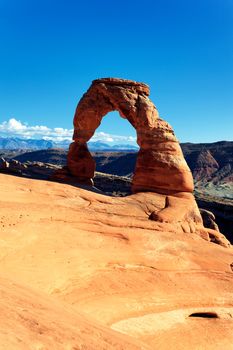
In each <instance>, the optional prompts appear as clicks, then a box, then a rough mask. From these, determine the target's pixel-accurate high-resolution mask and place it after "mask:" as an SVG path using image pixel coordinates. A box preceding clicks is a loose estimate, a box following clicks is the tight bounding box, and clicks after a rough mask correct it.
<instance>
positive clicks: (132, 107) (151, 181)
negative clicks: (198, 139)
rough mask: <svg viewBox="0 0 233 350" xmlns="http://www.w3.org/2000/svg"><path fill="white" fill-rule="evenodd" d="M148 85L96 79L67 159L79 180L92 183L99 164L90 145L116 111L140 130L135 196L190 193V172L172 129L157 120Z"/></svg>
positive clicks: (81, 103) (77, 119)
mask: <svg viewBox="0 0 233 350" xmlns="http://www.w3.org/2000/svg"><path fill="white" fill-rule="evenodd" d="M149 93H150V92H149V87H148V85H146V84H143V83H138V82H135V81H131V80H123V79H116V78H103V79H98V80H94V81H93V82H92V84H91V86H90V88H89V89H88V91H87V92H86V93H85V94H84V95H83V97H82V98H81V100H80V101H79V103H78V106H77V109H76V112H75V116H74V134H73V140H74V142H73V143H71V145H70V148H69V152H68V157H67V167H68V171H69V173H70V174H71V175H72V176H73V177H74V178H75V179H76V181H77V182H82V183H86V184H91V183H92V178H93V177H94V172H95V162H94V159H93V158H92V156H91V154H90V152H89V150H88V147H87V142H88V141H89V140H90V138H91V137H92V136H93V134H94V132H95V130H96V129H97V128H98V126H99V125H100V123H101V120H102V118H103V117H104V116H105V115H106V114H107V113H108V112H111V111H118V112H119V114H120V116H121V117H123V118H126V119H127V120H128V121H129V122H130V123H131V124H132V125H133V127H134V128H135V129H136V132H137V143H138V145H139V147H140V150H139V152H138V157H137V163H136V168H135V173H134V177H133V182H132V191H133V192H142V191H151V192H158V193H163V194H175V193H177V192H192V191H193V178H192V174H191V172H190V170H189V168H188V166H187V164H186V161H185V159H184V157H183V153H182V151H181V148H180V145H179V143H178V141H177V139H176V137H175V135H174V132H173V130H172V128H171V126H170V125H169V124H168V123H167V122H165V121H164V120H162V119H160V118H159V114H158V111H157V109H156V107H155V105H154V104H153V103H152V101H151V100H150V99H149V97H148V96H149Z"/></svg>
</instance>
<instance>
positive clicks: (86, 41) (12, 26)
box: [0, 0, 233, 142]
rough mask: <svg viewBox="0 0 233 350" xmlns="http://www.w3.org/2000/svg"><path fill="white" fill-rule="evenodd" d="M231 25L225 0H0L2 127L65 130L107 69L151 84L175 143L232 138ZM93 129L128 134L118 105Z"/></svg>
mask: <svg viewBox="0 0 233 350" xmlns="http://www.w3.org/2000/svg"><path fill="white" fill-rule="evenodd" d="M232 23H233V1H232V0H195V1H193V0H144V1H141V0H140V1H139V0H124V1H123V0H116V1H115V0H111V1H110V0H90V1H88V0H87V1H79V0H76V1H69V0H66V1H63V0H62V1H59V0H56V1H50V0H46V1H45V0H40V1H37V0H34V1H26V0H18V1H17V0H15V1H13V0H0V43H1V45H0V135H1V134H2V135H4V136H6V135H7V134H14V133H15V134H17V135H32V136H33V137H39V135H42V134H43V130H44V132H45V133H46V129H43V128H41V126H43V127H44V128H47V134H46V135H47V137H48V135H50V132H51V135H52V134H53V135H56V130H58V131H59V130H60V135H62V133H63V129H65V130H66V131H64V134H67V135H68V134H69V135H70V133H71V129H72V119H73V115H74V110H75V107H76V105H77V102H78V100H79V99H80V97H81V96H82V94H83V93H84V92H85V91H86V89H87V88H88V87H89V85H90V83H91V81H92V80H93V79H96V78H99V77H108V76H110V77H121V78H126V79H133V80H137V81H143V82H145V83H147V84H149V85H150V87H151V96H150V98H151V99H152V101H153V102H154V103H155V105H156V106H157V108H158V110H159V113H160V115H161V117H162V118H164V119H166V120H167V121H168V122H170V123H171V125H172V126H173V127H174V129H175V132H176V134H177V136H178V138H179V139H180V140H181V141H183V142H184V141H191V142H212V141H218V140H232V132H233V118H232V116H233V113H232V112H233V102H232V101H233V98H232V97H233V29H232V28H233V27H232ZM10 119H11V121H10V122H9V120H10ZM30 130H31V134H30V132H29V131H30ZM33 130H34V131H33ZM35 130H37V131H35ZM98 132H101V133H102V136H101V134H97V135H100V136H99V137H100V138H101V137H102V139H104V137H110V136H109V134H110V135H121V136H125V140H128V136H134V135H135V133H134V130H133V129H132V127H131V126H130V124H129V123H127V122H126V121H124V120H123V119H121V118H120V117H119V116H118V115H116V113H115V114H113V115H111V116H106V118H104V120H103V123H102V124H101V127H100V128H99V129H98ZM58 133H59V132H58ZM105 134H106V135H107V136H105ZM53 137H54V136H53ZM122 140H123V139H122Z"/></svg>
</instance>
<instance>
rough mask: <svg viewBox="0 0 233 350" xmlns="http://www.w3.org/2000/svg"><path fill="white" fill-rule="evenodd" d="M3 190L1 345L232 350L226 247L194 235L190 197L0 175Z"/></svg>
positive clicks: (232, 299)
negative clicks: (110, 192)
mask: <svg viewBox="0 0 233 350" xmlns="http://www.w3.org/2000/svg"><path fill="white" fill-rule="evenodd" d="M0 191H1V199H0V207H1V215H0V259H1V264H0V275H1V276H2V278H3V279H2V281H1V298H0V300H1V304H0V305H1V317H0V348H1V346H2V348H3V349H8V350H18V349H30V350H31V349H36V350H39V349H40V350H42V349H43V350H47V349H51V348H53V349H72V350H74V349H137V348H143V347H142V344H145V348H146V347H149V348H150V349H153V350H154V349H162V350H166V349H169V350H170V349H174V348H175V349H177V350H180V349H182V350H184V349H194V350H197V349H198V350H199V349H208V350H209V349H211V350H213V349H214V350H222V349H229V350H231V349H233V333H232V329H233V267H232V266H233V264H232V263H233V251H232V248H226V247H223V246H221V245H219V244H214V243H212V242H209V241H207V240H204V239H203V238H201V237H200V236H199V235H197V234H196V233H194V231H195V230H201V227H200V226H199V224H200V223H198V222H196V223H195V225H193V222H194V221H193V208H194V207H193V206H191V207H192V210H191V211H190V210H189V209H190V208H189V205H188V204H189V203H191V197H190V198H189V197H188V196H187V194H185V195H182V196H183V197H182V198H178V197H177V198H176V197H173V196H168V197H166V196H164V195H162V194H156V193H137V194H134V195H132V196H128V197H124V198H116V197H115V198H114V197H107V196H104V195H101V194H97V193H94V192H91V191H87V190H84V189H79V188H76V187H73V186H71V185H65V184H59V183H52V182H46V181H39V180H31V179H25V178H19V177H14V176H10V175H3V174H0ZM166 198H167V199H166ZM180 200H181V202H179V201H180ZM166 201H170V202H171V203H170V205H171V208H173V210H174V212H173V214H172V211H170V212H169V215H170V217H171V218H172V215H173V220H170V222H161V221H159V219H161V217H162V216H163V210H166V208H165V207H166ZM173 201H175V202H176V208H177V209H178V210H177V211H175V209H174V203H173ZM179 203H180V204H181V203H183V204H182V205H180V204H179ZM179 209H180V210H179ZM178 214H179V215H178ZM175 215H176V216H175ZM153 216H154V217H156V220H157V221H154V220H153ZM200 225H201V224H200ZM214 232H215V231H214ZM204 234H205V232H203V235H204ZM205 238H207V237H205ZM226 245H227V244H226ZM5 278H7V279H9V280H13V281H14V282H13V283H12V284H9V283H8V282H7V281H6V282H5ZM18 284H19V286H18ZM22 286H26V287H22ZM27 286H28V287H27ZM27 288H32V289H33V290H35V291H40V293H42V294H43V295H42V294H40V295H37V292H33V291H31V290H29V289H27ZM44 294H47V296H44ZM60 301H61V302H62V305H60V306H59V305H58V304H59V302H60ZM56 305H58V306H56ZM71 305H72V307H71ZM76 312H77V313H78V314H80V315H85V316H79V315H78V314H76ZM195 316H198V317H195ZM86 318H87V320H86ZM92 320H93V321H92ZM98 324H101V325H102V326H99V325H98ZM110 328H111V329H113V330H115V332H113V333H112V332H111V331H110ZM117 332H118V333H117ZM120 333H124V334H126V335H127V337H126V338H122V336H123V335H120ZM118 334H119V335H118ZM130 337H131V338H130ZM131 339H132V341H131ZM98 342H99V343H98ZM97 343H98V345H96V344H97ZM51 344H53V345H52V346H51ZM143 346H144V345H143Z"/></svg>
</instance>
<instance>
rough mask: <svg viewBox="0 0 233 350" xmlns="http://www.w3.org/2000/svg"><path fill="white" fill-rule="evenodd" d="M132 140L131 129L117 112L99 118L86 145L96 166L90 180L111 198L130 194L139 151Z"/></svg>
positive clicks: (132, 132)
mask: <svg viewBox="0 0 233 350" xmlns="http://www.w3.org/2000/svg"><path fill="white" fill-rule="evenodd" d="M136 139H137V135H136V130H135V128H134V127H133V126H132V125H131V123H130V122H129V121H128V120H127V119H126V118H123V117H122V116H121V115H120V114H119V112H118V111H112V112H108V113H107V114H106V115H105V116H104V117H103V118H102V120H101V123H100V125H99V127H98V128H97V129H96V130H95V133H94V135H93V137H92V138H91V139H90V141H89V142H88V143H87V144H88V148H89V151H90V152H91V155H92V157H93V158H94V160H95V163H96V168H95V175H94V179H93V180H94V186H95V187H96V188H98V189H99V190H101V191H103V192H104V193H105V194H108V195H112V196H126V195H129V194H130V193H131V181H132V176H133V173H134V170H135V165H136V158H137V153H138V150H139V147H138V145H137V142H136ZM106 174H107V175H106Z"/></svg>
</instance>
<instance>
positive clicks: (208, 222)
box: [199, 209, 219, 231]
mask: <svg viewBox="0 0 233 350" xmlns="http://www.w3.org/2000/svg"><path fill="white" fill-rule="evenodd" d="M199 210H200V213H201V217H202V220H203V224H204V227H207V228H211V229H213V230H216V231H219V228H218V225H217V224H216V222H215V216H214V214H213V213H212V212H211V211H209V210H206V209H199Z"/></svg>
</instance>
